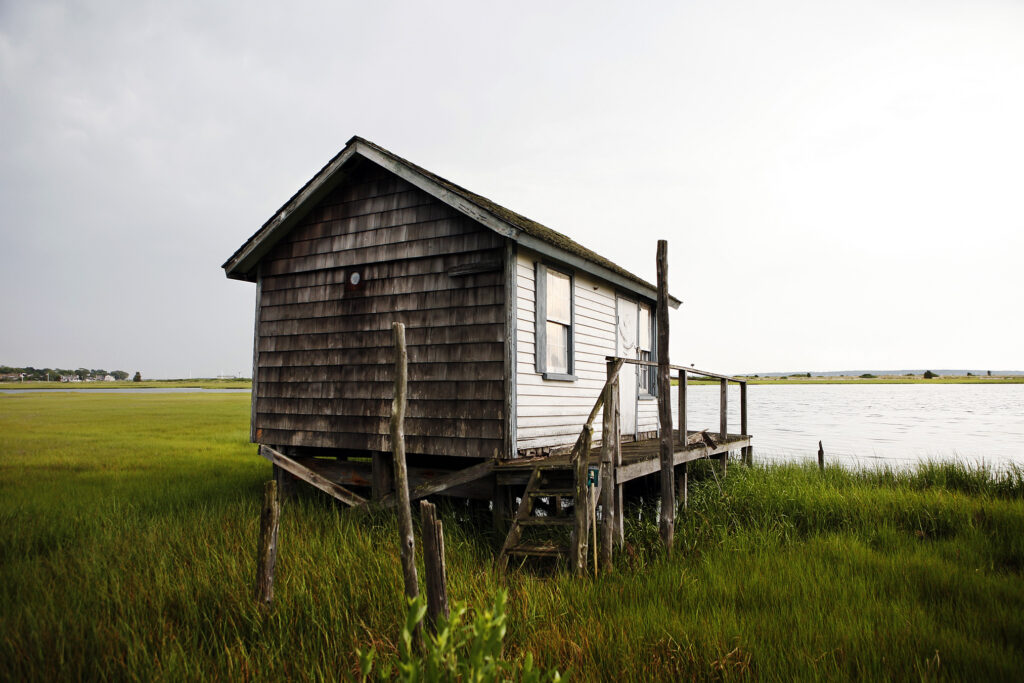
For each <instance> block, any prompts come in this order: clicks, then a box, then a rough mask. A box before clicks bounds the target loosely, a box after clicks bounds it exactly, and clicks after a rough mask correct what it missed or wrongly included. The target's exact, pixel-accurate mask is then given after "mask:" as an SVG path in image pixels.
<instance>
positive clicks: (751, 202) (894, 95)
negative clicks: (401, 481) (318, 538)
mask: <svg viewBox="0 0 1024 683" xmlns="http://www.w3.org/2000/svg"><path fill="white" fill-rule="evenodd" d="M489 4H493V5H495V6H494V7H493V8H491V7H487V6H486V5H489ZM628 5H629V6H619V5H602V4H599V3H596V2H586V3H579V4H568V3H549V2H545V3H537V4H534V3H524V2H515V3H500V4H499V3H481V2H479V1H477V2H467V3H444V2H433V3H411V2H410V3H401V4H393V3H387V2H358V3H341V2H326V3H322V4H316V3H301V2H290V3H271V4H268V5H266V6H260V3H256V2H251V1H249V2H220V3H217V2H209V1H206V0H204V1H201V2H155V1H153V2H149V1H144V0H143V1H137V0H131V1H129V0H124V1H122V2H104V1H103V0H90V1H89V2H50V1H47V0H33V1H32V2H13V1H10V0H0V143H2V152H0V212H2V213H0V221H2V223H0V226H2V227H0V231H2V232H0V238H2V243H0V287H2V292H3V294H2V296H0V330H2V332H0V363H4V364H10V365H34V366H37V367H42V366H61V367H67V366H71V367H77V366H87V367H103V368H107V369H113V368H120V369H124V370H127V371H129V372H134V371H135V370H140V371H141V372H142V374H143V375H144V376H146V377H187V376H189V375H190V374H191V375H193V376H200V375H211V374H220V373H242V374H245V375H248V374H249V373H250V368H251V363H252V330H253V324H252V318H253V306H254V292H255V287H254V285H252V284H248V283H240V282H235V281H229V280H227V279H226V278H225V277H224V274H223V271H222V270H221V268H220V264H221V263H223V262H224V260H225V259H226V258H227V257H228V256H229V255H230V254H231V253H232V252H233V251H234V250H235V248H236V247H238V246H239V245H240V244H242V243H243V242H244V241H245V240H246V239H247V238H248V237H249V236H250V235H251V234H252V233H253V232H254V231H255V230H256V229H258V228H259V227H260V225H261V224H262V223H263V222H264V221H265V220H266V219H267V218H269V217H270V216H271V215H272V214H273V213H274V211H275V210H276V209H277V208H278V207H279V206H280V205H281V204H282V203H283V202H284V201H285V200H287V199H288V198H289V197H290V196H291V195H292V194H293V193H294V192H295V190H297V189H298V188H299V186H301V185H302V184H303V183H304V182H305V181H306V180H307V179H309V178H310V177H311V176H312V175H313V174H314V173H315V172H316V171H317V170H319V169H320V168H321V166H322V165H323V164H324V163H325V162H326V161H327V160H328V159H329V158H330V157H331V156H333V155H334V154H335V153H336V152H337V151H338V150H339V149H341V147H343V146H344V144H345V141H346V140H348V138H349V137H351V136H352V135H353V134H358V135H361V136H363V137H366V138H368V139H370V140H373V141H374V142H377V143H378V144H380V145H383V146H384V147H387V148H388V149H390V150H392V151H393V152H395V153H396V154H399V155H401V156H404V157H405V158H407V159H409V160H411V161H413V162H415V163H418V164H420V165H422V166H425V167H426V168H429V169H431V170H432V171H434V172H436V173H438V174H440V175H442V176H444V177H446V178H448V179H450V180H452V181H454V182H456V183H459V184H461V185H463V186H465V187H467V188H469V189H471V190H473V191H475V192H478V193H480V194H483V195H484V196H487V197H489V198H491V199H493V200H495V201H497V202H499V203H501V204H503V205H505V206H507V207H509V208H511V209H514V210H516V211H518V212H520V213H523V214H525V215H527V216H529V217H531V218H533V219H535V220H538V221H540V222H542V223H544V224H546V225H548V226H550V227H552V228H555V229H556V230H559V231H561V232H564V233H565V234H567V235H569V236H571V237H573V238H574V239H576V240H577V241H579V242H581V243H582V244H584V245H586V246H588V247H590V248H592V249H594V250H595V251H597V252H598V253H601V254H603V255H606V256H608V257H610V258H612V259H613V260H615V261H617V262H618V263H620V264H622V265H623V266H625V267H626V268H628V269H630V270H632V271H633V272H636V273H637V274H639V275H641V276H644V277H646V278H648V279H652V280H653V278H654V256H655V243H656V240H657V239H659V238H665V239H668V240H669V259H670V287H671V290H672V292H673V293H674V294H675V295H677V296H678V297H680V298H682V299H683V300H684V302H685V303H684V305H683V307H682V308H681V309H680V310H679V311H678V312H675V313H673V317H672V334H673V341H672V347H671V353H672V360H673V362H679V363H686V364H690V363H695V364H696V365H697V367H702V368H707V369H710V370H719V371H727V372H759V371H773V370H779V371H782V370H833V369H857V368H871V369H887V368H889V369H898V368H924V367H959V368H977V369H1024V354H1022V352H1021V349H1022V348H1024V344H1022V338H1024V316H1022V310H1024V237H1022V234H1024V230H1022V228H1024V2H1020V1H1006V2H985V1H981V0H964V1H963V2H942V1H937V0H927V1H922V2H901V1H896V0H883V1H881V2H856V3H834V2H818V1H811V2H771V3H766V2H721V1H718V2H673V3H664V4H662V5H646V4H644V3H628ZM552 6H557V8H556V9H552Z"/></svg>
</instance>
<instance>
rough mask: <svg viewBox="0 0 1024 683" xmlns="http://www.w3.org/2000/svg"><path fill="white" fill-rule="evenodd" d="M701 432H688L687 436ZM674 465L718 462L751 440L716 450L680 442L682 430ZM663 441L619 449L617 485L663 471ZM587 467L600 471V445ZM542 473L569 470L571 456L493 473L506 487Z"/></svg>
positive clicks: (516, 463) (730, 438)
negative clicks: (541, 471) (619, 462)
mask: <svg viewBox="0 0 1024 683" xmlns="http://www.w3.org/2000/svg"><path fill="white" fill-rule="evenodd" d="M698 433H699V432H692V431H691V432H688V435H691V436H692V435H694V434H698ZM672 436H673V439H672V445H673V465H681V464H683V463H687V462H692V461H694V460H701V459H703V458H718V457H722V456H723V455H725V454H727V453H729V452H730V451H738V450H742V449H744V448H749V447H750V445H751V437H750V435H748V434H728V435H727V437H726V439H725V440H724V441H722V442H721V443H716V445H715V446H714V447H711V446H707V445H705V444H702V443H698V444H684V443H683V442H682V441H681V440H680V438H679V430H674V431H673V433H672ZM712 438H713V439H714V440H715V441H716V442H717V441H719V440H720V435H718V434H714V435H713V436H712ZM659 448H660V440H659V439H657V438H654V439H644V440H642V441H626V442H623V443H622V444H621V446H620V449H621V452H622V462H621V464H618V465H616V466H615V468H614V469H615V483H616V484H623V483H625V482H627V481H631V480H633V479H636V478H638V477H643V476H646V475H648V474H654V473H655V472H658V471H660V470H661V460H660V451H659ZM587 464H588V466H593V467H599V466H600V464H601V446H600V444H598V445H597V446H594V447H592V448H591V449H590V453H589V455H588V458H587ZM537 467H539V468H540V469H541V470H549V469H569V468H571V467H574V465H573V464H572V453H569V452H566V453H561V454H556V455H547V456H537V457H532V458H517V459H515V460H504V461H501V462H497V463H495V466H494V471H495V473H496V475H497V477H498V481H497V483H498V484H499V485H503V486H513V485H516V484H525V483H526V482H527V480H528V479H529V477H530V473H531V472H532V471H533V470H534V468H537Z"/></svg>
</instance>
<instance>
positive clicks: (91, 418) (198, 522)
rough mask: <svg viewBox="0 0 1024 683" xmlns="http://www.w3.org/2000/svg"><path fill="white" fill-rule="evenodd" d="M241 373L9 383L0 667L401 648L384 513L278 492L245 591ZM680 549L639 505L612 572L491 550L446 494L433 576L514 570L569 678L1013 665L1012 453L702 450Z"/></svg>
mask: <svg viewBox="0 0 1024 683" xmlns="http://www.w3.org/2000/svg"><path fill="white" fill-rule="evenodd" d="M248 418H249V400H248V396H246V395H244V394H242V395H236V394H213V395H202V394H190V395H180V394H179V395H174V394H141V395H134V396H129V395H123V394H121V395H116V394H107V395H104V394H95V393H91V392H90V393H82V394H66V393H52V394H49V393H48V394H23V395H2V396H0V679H2V680H55V679H58V680H64V679H76V680H77V679H119V680H120V679H129V680H138V679H142V680H150V679H158V680H160V679H163V680H182V679H186V680H187V679H210V678H213V679H243V680H244V679H257V680H280V679H283V678H290V679H296V680H328V679H330V680H337V679H343V680H344V679H347V678H348V677H350V676H353V675H355V673H356V672H357V670H358V660H357V658H356V655H355V649H356V648H357V647H361V648H364V649H365V648H367V647H369V646H374V647H376V649H377V651H378V652H379V653H380V654H381V655H382V656H383V657H384V658H385V659H388V658H394V656H395V652H396V649H397V640H398V637H399V632H400V629H401V625H402V617H403V614H402V599H401V591H402V576H401V568H400V562H399V559H398V545H397V532H396V529H395V522H394V518H393V517H391V516H389V515H382V516H376V517H365V516H357V515H353V514H351V513H350V512H346V511H345V510H341V509H339V508H337V507H335V506H333V505H331V504H329V503H327V502H326V501H324V500H323V499H321V498H317V497H310V498H303V499H299V500H296V501H290V502H288V503H287V504H286V505H285V507H284V510H283V514H282V526H281V536H280V558H279V561H278V573H277V585H276V596H277V602H276V605H275V607H274V609H273V611H272V612H271V613H270V614H269V615H263V614H262V613H261V612H260V610H259V609H258V608H257V607H256V605H255V604H254V601H253V597H252V589H253V581H254V572H255V546H256V537H257V531H258V508H259V501H260V496H261V492H262V483H263V481H265V480H266V479H267V478H268V477H269V473H270V468H269V465H268V464H267V463H266V462H265V461H264V460H262V459H261V458H259V457H258V456H257V455H256V453H255V447H254V446H252V445H251V444H249V443H247V441H248ZM697 470H698V471H697V472H696V473H695V475H694V477H693V479H694V482H693V485H692V490H691V506H690V509H689V510H688V511H687V512H686V513H685V515H683V516H682V517H681V518H680V519H679V521H678V524H677V539H676V544H677V552H676V553H675V554H674V555H673V556H672V557H666V556H665V555H664V554H663V553H661V552H660V551H659V550H658V549H657V548H658V545H657V526H656V525H657V522H656V519H654V517H653V514H652V512H653V511H652V510H642V509H641V510H635V511H634V514H633V516H632V519H631V521H630V523H629V526H628V527H627V540H628V547H627V548H626V550H625V552H623V553H621V554H620V555H619V556H618V559H617V566H616V569H615V572H614V574H612V575H610V576H607V577H602V578H601V579H599V580H596V581H595V580H592V579H586V580H579V579H574V578H572V577H569V576H567V575H565V574H557V573H556V574H555V575H553V576H543V575H536V574H531V573H529V572H523V571H516V572H513V573H512V574H510V575H509V576H508V577H502V576H500V575H499V574H497V573H496V572H495V570H494V569H493V564H492V563H493V557H494V551H493V544H494V543H495V542H496V540H497V539H495V538H493V537H492V536H490V535H489V534H488V533H486V532H485V531H483V527H482V526H477V524H478V523H477V522H474V520H473V519H471V518H470V517H469V516H468V515H467V514H466V513H465V512H463V511H462V510H460V509H455V508H449V509H447V510H446V511H445V512H444V519H445V529H446V547H447V557H448V578H449V592H450V597H451V598H452V599H453V600H461V601H466V602H468V603H469V605H470V606H471V608H472V607H483V606H486V605H489V604H490V603H491V602H492V601H493V597H494V595H495V594H496V593H497V591H498V590H499V589H501V588H504V589H506V590H507V591H508V593H509V604H508V616H509V632H508V635H507V637H506V651H507V653H508V654H509V656H510V657H512V656H516V655H519V654H522V653H525V652H532V653H533V654H534V655H535V657H536V658H537V659H538V660H539V662H540V663H542V664H543V665H544V666H547V667H555V668H557V669H558V670H560V671H562V672H563V673H565V672H568V673H569V675H570V678H571V679H573V680H600V679H603V680H619V681H646V680H680V679H700V680H734V679H745V678H753V679H762V680H793V679H800V680H808V679H848V678H859V679H866V680H876V679H911V678H913V679H918V678H924V679H943V678H949V679H973V680H1019V679H1020V678H1021V676H1022V674H1024V617H1022V616H1021V615H1022V614H1024V581H1022V576H1021V572H1022V570H1024V534H1022V532H1021V530H1022V529H1024V472H1022V471H1020V470H1013V471H1010V472H1003V473H991V472H986V471H980V470H976V469H975V470H971V469H966V468H964V467H962V466H939V465H932V466H925V467H922V468H920V469H919V470H917V471H915V472H909V473H902V474H898V473H892V472H881V473H850V472H846V471H843V470H841V469H828V470H826V471H825V472H824V473H821V472H818V471H817V470H816V469H811V468H805V467H798V466H779V467H771V468H765V467H755V468H753V469H746V468H743V467H740V466H738V465H737V466H732V467H730V469H729V475H728V477H727V478H726V479H725V480H724V481H722V482H718V481H717V479H716V478H715V477H714V476H713V471H712V469H711V468H710V467H707V468H697Z"/></svg>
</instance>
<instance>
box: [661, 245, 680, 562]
mask: <svg viewBox="0 0 1024 683" xmlns="http://www.w3.org/2000/svg"><path fill="white" fill-rule="evenodd" d="M657 326H658V418H659V421H660V423H661V444H660V446H661V448H660V452H661V519H660V524H659V528H660V530H661V540H662V542H663V543H664V544H665V548H666V549H667V550H668V551H669V552H672V539H673V538H674V536H675V525H676V489H675V486H676V481H675V467H674V465H675V462H674V457H673V456H674V453H673V450H674V449H673V446H672V383H671V382H670V381H669V377H668V371H669V367H668V365H669V362H668V242H666V241H665V240H658V309H657Z"/></svg>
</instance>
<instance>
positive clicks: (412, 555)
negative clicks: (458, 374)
mask: <svg viewBox="0 0 1024 683" xmlns="http://www.w3.org/2000/svg"><path fill="white" fill-rule="evenodd" d="M391 334H392V337H393V338H394V343H395V396H394V399H393V400H392V402H391V453H392V455H393V456H394V459H395V489H396V493H397V494H398V533H399V538H400V545H401V550H402V574H403V576H404V578H405V595H406V596H407V597H410V598H415V597H416V596H417V595H419V592H420V588H419V581H418V580H417V577H416V541H415V539H414V538H413V535H412V510H411V509H410V507H409V473H408V470H407V469H406V465H405V404H406V396H407V391H408V386H409V369H408V363H409V353H408V351H406V348H405V325H403V324H402V323H391ZM416 638H417V640H419V638H420V636H419V635H418V632H417V636H416Z"/></svg>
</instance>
